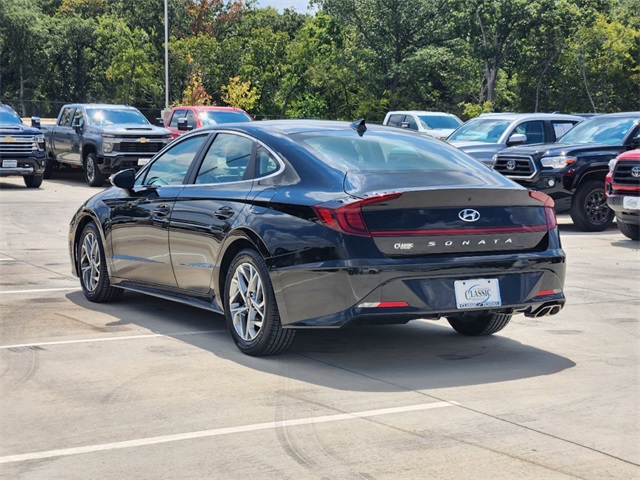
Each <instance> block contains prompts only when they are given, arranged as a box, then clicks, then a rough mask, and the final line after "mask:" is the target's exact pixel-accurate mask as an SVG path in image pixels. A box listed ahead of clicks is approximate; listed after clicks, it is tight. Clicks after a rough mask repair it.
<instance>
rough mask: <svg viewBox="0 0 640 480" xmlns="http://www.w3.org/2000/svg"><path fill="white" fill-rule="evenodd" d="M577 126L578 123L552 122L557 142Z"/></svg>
mask: <svg viewBox="0 0 640 480" xmlns="http://www.w3.org/2000/svg"><path fill="white" fill-rule="evenodd" d="M575 124H576V122H558V121H552V122H551V125H553V133H554V134H555V136H556V138H555V140H557V139H559V138H560V137H561V136H563V135H564V134H565V133H567V132H568V131H569V130H571V128H572V127H573V126H574V125H575Z"/></svg>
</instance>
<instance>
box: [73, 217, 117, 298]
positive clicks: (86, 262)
mask: <svg viewBox="0 0 640 480" xmlns="http://www.w3.org/2000/svg"><path fill="white" fill-rule="evenodd" d="M78 275H79V276H80V285H81V286H82V292H83V293H84V296H85V297H87V300H89V301H91V302H96V303H103V302H113V301H115V300H118V299H119V298H120V297H121V296H122V293H123V290H122V289H120V288H115V287H112V286H111V282H110V281H109V273H108V272H107V262H106V261H105V255H104V248H103V246H102V238H101V237H100V233H99V232H98V227H97V226H96V225H95V224H94V223H93V222H92V223H89V224H87V226H86V227H84V230H83V231H82V235H80V243H78Z"/></svg>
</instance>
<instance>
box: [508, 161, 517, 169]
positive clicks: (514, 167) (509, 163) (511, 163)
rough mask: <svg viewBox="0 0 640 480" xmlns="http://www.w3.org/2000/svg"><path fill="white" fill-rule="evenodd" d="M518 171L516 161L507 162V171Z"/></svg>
mask: <svg viewBox="0 0 640 480" xmlns="http://www.w3.org/2000/svg"><path fill="white" fill-rule="evenodd" d="M515 169H516V161H515V160H509V161H508V162H507V170H515Z"/></svg>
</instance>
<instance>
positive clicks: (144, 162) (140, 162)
mask: <svg viewBox="0 0 640 480" xmlns="http://www.w3.org/2000/svg"><path fill="white" fill-rule="evenodd" d="M149 160H151V159H150V158H139V159H138V165H146V164H147V163H149Z"/></svg>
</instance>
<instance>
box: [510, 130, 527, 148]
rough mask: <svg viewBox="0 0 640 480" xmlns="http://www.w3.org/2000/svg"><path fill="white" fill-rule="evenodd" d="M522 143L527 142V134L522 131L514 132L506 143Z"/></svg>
mask: <svg viewBox="0 0 640 480" xmlns="http://www.w3.org/2000/svg"><path fill="white" fill-rule="evenodd" d="M523 143H527V136H526V135H525V134H524V133H514V134H513V135H511V136H510V137H509V140H507V145H509V146H511V145H522V144H523Z"/></svg>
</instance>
